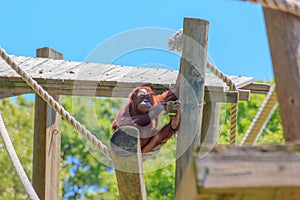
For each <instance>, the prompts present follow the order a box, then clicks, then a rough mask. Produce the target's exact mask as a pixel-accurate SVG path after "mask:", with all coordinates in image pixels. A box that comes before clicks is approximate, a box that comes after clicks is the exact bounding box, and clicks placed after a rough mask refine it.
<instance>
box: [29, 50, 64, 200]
mask: <svg viewBox="0 0 300 200" xmlns="http://www.w3.org/2000/svg"><path fill="white" fill-rule="evenodd" d="M37 56H54V57H52V58H54V59H62V58H63V57H62V54H61V53H59V52H56V51H55V50H53V49H50V48H48V47H46V48H42V49H38V50H37ZM53 98H54V99H55V100H57V101H58V102H59V103H61V96H53ZM60 142H61V117H60V115H58V114H57V113H56V112H55V111H54V110H53V109H52V108H51V107H50V106H49V105H48V104H47V103H46V102H45V101H44V100H43V99H42V98H41V97H39V96H37V95H36V97H35V112H34V147H33V170H32V184H33V186H34V188H35V190H36V192H37V194H38V196H39V198H40V199H45V200H50V199H51V200H58V199H59V190H60V188H59V182H60V180H59V172H60Z"/></svg>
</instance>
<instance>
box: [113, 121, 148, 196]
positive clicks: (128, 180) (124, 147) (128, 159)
mask: <svg viewBox="0 0 300 200" xmlns="http://www.w3.org/2000/svg"><path fill="white" fill-rule="evenodd" d="M139 138H140V137H139V131H138V129H137V128H135V127H131V126H122V127H120V128H119V129H118V130H117V131H116V132H115V133H114V134H113V136H112V138H111V139H110V147H111V153H112V159H113V162H114V167H115V171H116V177H117V181H118V187H119V194H120V199H121V200H130V199H135V200H145V199H147V198H146V187H145V181H144V174H143V167H142V154H141V145H140V139H139Z"/></svg>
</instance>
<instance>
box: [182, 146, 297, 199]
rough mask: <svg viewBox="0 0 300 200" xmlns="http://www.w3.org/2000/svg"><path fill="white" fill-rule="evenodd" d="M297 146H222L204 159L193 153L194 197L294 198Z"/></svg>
mask: <svg viewBox="0 0 300 200" xmlns="http://www.w3.org/2000/svg"><path fill="white" fill-rule="evenodd" d="M299 147H300V144H299V143H296V144H288V145H273V144H265V145H262V146H256V147H250V146H240V147H237V146H235V147H234V146H228V145H227V146H223V145H222V146H217V147H215V148H214V149H213V150H212V151H211V152H210V154H208V155H207V156H206V157H205V158H199V157H198V156H197V155H198V152H195V154H194V159H195V160H194V161H195V162H194V166H195V168H194V170H195V171H196V172H195V174H196V178H197V191H198V196H197V198H195V199H201V200H204V199H205V200H215V199H257V200H274V199H275V200H279V199H289V200H292V199H298V198H299V195H300V172H299V165H300V151H299V150H300V148H299ZM187 184H188V183H187ZM190 187H193V186H192V185H190Z"/></svg>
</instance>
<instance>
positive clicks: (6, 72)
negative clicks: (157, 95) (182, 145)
mask: <svg viewBox="0 0 300 200" xmlns="http://www.w3.org/2000/svg"><path fill="white" fill-rule="evenodd" d="M12 58H13V59H14V60H15V61H16V62H17V63H18V64H19V65H20V66H21V67H23V69H25V70H26V72H28V73H29V74H30V75H31V76H32V77H33V78H34V79H35V80H37V81H38V82H39V83H40V84H41V85H42V86H43V87H44V88H46V89H47V90H48V92H50V93H52V94H57V95H78V96H104V97H112V96H113V97H127V96H128V94H129V92H130V91H131V89H132V88H134V87H136V86H140V85H145V84H149V85H151V86H152V87H153V88H154V90H155V91H156V92H162V91H163V90H165V89H167V88H169V87H170V86H171V85H173V84H174V83H175V81H176V77H177V74H178V71H174V70H169V69H161V68H140V67H129V66H117V65H111V64H99V63H87V62H74V61H67V60H53V59H49V58H32V57H24V56H12ZM231 78H232V79H233V81H234V82H235V83H236V84H237V86H238V88H239V89H243V88H247V89H246V90H240V95H239V98H240V100H249V91H250V90H251V91H252V90H253V91H254V92H256V91H257V90H258V89H260V90H259V91H260V93H267V91H268V90H269V85H266V84H258V83H254V79H253V78H252V77H241V76H231ZM0 84H1V88H0V94H1V95H4V94H7V93H11V94H25V93H32V90H31V89H30V88H29V87H28V86H27V85H26V83H25V82H24V81H23V80H22V79H21V77H20V76H18V75H17V74H16V73H15V72H14V71H13V70H12V69H11V68H10V67H9V66H8V65H7V64H6V63H5V62H4V61H3V60H2V59H0ZM205 85H206V94H207V95H206V100H207V101H217V102H224V101H227V102H234V101H236V97H237V95H235V94H234V92H229V91H228V87H227V86H226V85H225V84H223V83H222V82H221V81H220V80H219V79H218V78H217V77H215V76H214V75H212V74H207V77H206V83H205ZM208 92H209V93H208ZM208 94H210V95H211V97H210V96H209V95H208Z"/></svg>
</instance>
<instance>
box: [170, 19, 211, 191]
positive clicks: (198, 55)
mask: <svg viewBox="0 0 300 200" xmlns="http://www.w3.org/2000/svg"><path fill="white" fill-rule="evenodd" d="M208 26H209V22H208V21H205V20H201V19H193V18H185V19H184V23H183V34H184V38H183V51H182V58H181V61H180V73H181V74H180V91H179V99H180V101H181V102H182V105H183V113H182V118H181V125H180V131H179V132H180V133H179V134H178V138H177V148H176V157H177V158H178V159H177V160H176V180H175V193H176V189H177V187H178V186H179V184H180V181H181V178H182V175H183V172H184V171H185V168H186V166H187V163H188V162H189V159H190V157H191V155H192V153H193V151H194V146H195V145H198V144H199V143H200V131H201V122H202V109H203V106H202V104H203V100H204V83H205V76H206V73H205V71H206V61H207V60H206V57H207V43H208ZM191 122H192V123H191Z"/></svg>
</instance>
